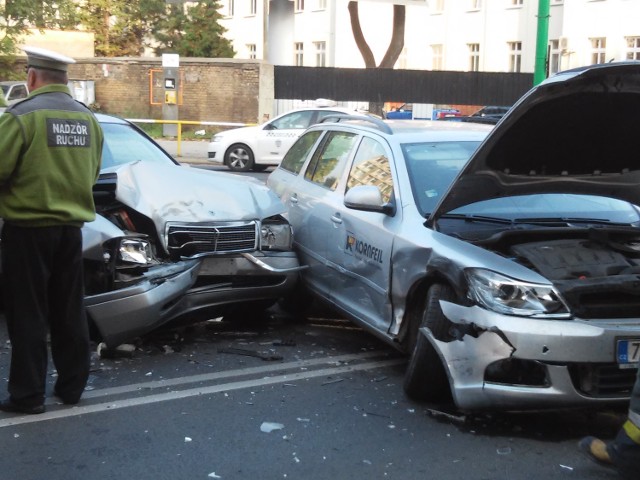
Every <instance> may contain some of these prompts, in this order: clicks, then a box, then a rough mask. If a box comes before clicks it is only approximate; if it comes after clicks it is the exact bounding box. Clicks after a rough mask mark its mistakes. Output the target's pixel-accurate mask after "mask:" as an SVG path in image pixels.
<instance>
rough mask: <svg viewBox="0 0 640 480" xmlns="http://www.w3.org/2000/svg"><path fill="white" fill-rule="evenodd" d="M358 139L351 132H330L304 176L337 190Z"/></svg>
mask: <svg viewBox="0 0 640 480" xmlns="http://www.w3.org/2000/svg"><path fill="white" fill-rule="evenodd" d="M355 140H356V134H355V133H350V132H329V133H328V134H327V136H326V141H325V142H324V144H323V145H322V147H321V148H319V149H318V150H317V151H316V154H315V155H314V156H313V159H312V161H311V162H310V163H309V168H307V171H306V173H305V176H304V178H305V179H307V180H309V181H311V182H313V183H316V184H318V185H322V186H324V187H327V188H329V189H331V190H335V189H336V187H337V186H338V182H339V181H340V177H341V176H342V172H343V171H344V169H345V166H346V162H347V159H348V158H349V153H350V152H351V149H352V148H353V145H354V143H355Z"/></svg>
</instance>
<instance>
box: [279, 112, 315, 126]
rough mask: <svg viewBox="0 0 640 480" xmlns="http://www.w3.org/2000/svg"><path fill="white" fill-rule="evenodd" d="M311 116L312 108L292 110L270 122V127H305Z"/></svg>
mask: <svg viewBox="0 0 640 480" xmlns="http://www.w3.org/2000/svg"><path fill="white" fill-rule="evenodd" d="M312 116H313V110H303V111H300V112H293V113H290V114H288V115H285V116H284V117H280V118H278V119H277V120H274V121H273V122H271V124H270V126H271V128H275V129H278V130H288V129H296V128H307V127H308V126H309V124H310V123H311V117H312Z"/></svg>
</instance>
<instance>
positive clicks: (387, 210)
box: [344, 185, 396, 216]
mask: <svg viewBox="0 0 640 480" xmlns="http://www.w3.org/2000/svg"><path fill="white" fill-rule="evenodd" d="M344 205H345V206H346V207H347V208H351V209H353V210H362V211H364V212H378V213H384V214H385V215H390V216H393V215H395V213H396V208H395V205H393V204H392V203H385V202H384V201H383V199H382V193H380V189H379V188H378V187H376V186H374V185H358V186H356V187H352V188H350V189H349V191H347V193H346V194H345V196H344Z"/></svg>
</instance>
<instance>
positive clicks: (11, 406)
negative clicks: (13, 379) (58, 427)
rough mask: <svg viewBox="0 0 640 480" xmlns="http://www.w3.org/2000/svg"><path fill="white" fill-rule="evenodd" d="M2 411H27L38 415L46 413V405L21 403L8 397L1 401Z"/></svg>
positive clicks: (28, 413)
mask: <svg viewBox="0 0 640 480" xmlns="http://www.w3.org/2000/svg"><path fill="white" fill-rule="evenodd" d="M0 411H3V412H9V413H26V414H27V415H37V414H40V413H44V411H45V408H44V405H21V404H19V403H16V402H14V401H13V400H11V399H10V398H7V399H5V400H3V401H2V402H0Z"/></svg>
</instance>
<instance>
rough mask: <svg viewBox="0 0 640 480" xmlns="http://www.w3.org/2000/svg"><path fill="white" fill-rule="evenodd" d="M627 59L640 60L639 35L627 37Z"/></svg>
mask: <svg viewBox="0 0 640 480" xmlns="http://www.w3.org/2000/svg"><path fill="white" fill-rule="evenodd" d="M626 40H627V60H640V37H627V39H626Z"/></svg>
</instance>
